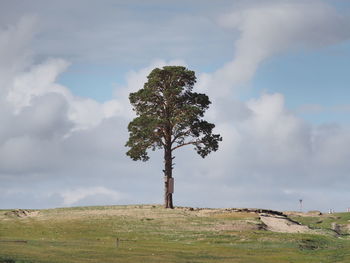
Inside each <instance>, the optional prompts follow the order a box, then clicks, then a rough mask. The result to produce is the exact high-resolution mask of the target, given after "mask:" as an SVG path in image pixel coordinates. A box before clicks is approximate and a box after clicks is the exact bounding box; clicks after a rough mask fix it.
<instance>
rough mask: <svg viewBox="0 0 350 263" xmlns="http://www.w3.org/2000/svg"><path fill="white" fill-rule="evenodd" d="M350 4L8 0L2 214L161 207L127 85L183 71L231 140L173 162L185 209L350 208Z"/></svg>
mask: <svg viewBox="0 0 350 263" xmlns="http://www.w3.org/2000/svg"><path fill="white" fill-rule="evenodd" d="M349 11H350V2H349V1H346V0H333V1H327V0H309V1H308V0H304V1H301V0H275V1H274V0H259V1H257V0H256V1H255V0H245V1H243V0H230V1H228V0H227V1H226V0H219V1H215V2H214V1H210V0H201V1H200V0H190V1H185V0H180V1H161V0H149V1H142V0H131V1H119V0H99V1H96V0H75V1H67V0H61V1H50V2H49V1H46V0H31V1H20V0H0V121H1V126H0V182H1V183H0V193H1V194H0V209H8V208H34V209H39V208H54V207H67V206H86V205H120V204H161V203H162V202H163V173H162V169H163V167H162V166H163V160H162V152H160V151H155V152H151V153H150V156H151V159H150V160H149V161H148V162H135V161H132V160H131V159H130V158H128V157H127V156H126V154H125V153H126V151H127V148H126V147H125V146H124V145H125V142H126V141H127V139H128V132H127V125H128V123H129V122H130V121H131V120H132V119H133V118H134V117H135V115H134V114H133V112H132V110H131V106H130V104H129V101H128V94H129V93H130V92H134V91H137V90H138V89H140V88H142V87H143V84H144V83H145V82H146V79H147V78H146V77H147V75H148V74H149V73H150V71H151V70H152V69H154V68H156V67H163V66H165V65H183V66H186V67H187V68H189V69H191V70H194V71H195V72H196V76H197V83H196V85H195V91H197V92H202V93H206V94H207V95H208V96H209V98H210V100H211V101H212V104H211V107H210V109H209V110H208V111H207V113H206V115H205V118H206V119H207V120H208V121H210V122H213V123H215V125H216V128H215V133H220V134H221V135H222V137H223V141H222V142H221V143H220V145H219V150H218V151H217V152H214V153H211V154H210V155H209V156H208V157H207V158H205V159H202V158H201V157H200V156H198V155H197V153H196V152H195V151H194V150H193V149H192V148H191V147H190V146H189V147H187V148H186V147H183V148H181V149H179V150H176V152H175V153H174V155H175V156H176V159H175V168H174V177H175V193H174V203H175V205H178V206H193V207H251V208H269V209H276V210H298V209H299V199H302V200H303V205H304V208H303V209H304V210H305V211H306V210H321V211H328V210H329V209H334V210H336V211H346V209H347V208H348V207H350V194H349V190H348V186H349V185H350V175H349V171H350V162H349V158H350V117H349V114H350V101H349V100H350V99H349V98H350V88H349V83H350V74H349V72H348V70H349V68H350V59H349V58H350V15H349V14H350V12H349Z"/></svg>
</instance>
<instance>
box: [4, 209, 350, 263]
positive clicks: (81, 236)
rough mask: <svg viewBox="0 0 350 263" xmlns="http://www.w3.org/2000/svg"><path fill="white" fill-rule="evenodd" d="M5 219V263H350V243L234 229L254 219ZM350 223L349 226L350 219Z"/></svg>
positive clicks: (137, 213)
mask: <svg viewBox="0 0 350 263" xmlns="http://www.w3.org/2000/svg"><path fill="white" fill-rule="evenodd" d="M5 213H6V211H0V262H3V263H4V262H7V263H15V262H17V263H19V262H22V263H30V262H31V263H34V262H38V263H44V262H50V263H55V262H57V263H58V262H60V263H61V262H65V263H68V262H76V263H78V262H103V263H106V262H123V263H128V262H162V263H166V262H186V263H190V262H191V263H195V262H249V263H251V262H269V263H272V262H278V263H281V262H308V263H312V262H315V263H316V262H318V263H319V262H331V263H334V262H350V240H348V239H347V236H346V235H344V236H341V237H337V236H335V235H311V234H286V233H273V232H269V231H264V230H255V229H249V228H242V229H236V228H232V229H230V225H233V224H234V223H235V222H238V221H240V222H241V221H242V222H245V221H246V222H248V225H249V224H253V225H254V224H258V223H259V219H258V216H257V215H256V214H253V213H230V212H225V211H219V210H218V211H189V210H188V209H174V210H165V209H163V208H161V207H160V206H109V207H85V208H65V209H50V210H41V211H40V214H39V215H38V216H35V217H27V218H17V217H15V216H8V215H5ZM348 217H349V214H348V213H344V214H337V217H336V218H333V219H332V218H326V219H324V221H322V222H321V223H317V222H320V219H318V220H317V218H316V217H315V218H311V219H310V218H296V220H299V221H300V220H301V221H302V220H304V221H305V222H304V223H306V224H309V225H311V226H314V227H316V226H315V224H318V225H319V224H321V226H322V228H323V229H327V228H329V227H330V226H331V223H332V220H337V221H338V222H347V220H348ZM349 219H350V218H349Z"/></svg>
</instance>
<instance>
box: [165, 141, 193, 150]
mask: <svg viewBox="0 0 350 263" xmlns="http://www.w3.org/2000/svg"><path fill="white" fill-rule="evenodd" d="M196 143H199V141H191V142H186V143H183V144H180V145H177V146H175V147H173V148H172V149H171V150H172V151H174V150H175V149H177V148H180V147H182V146H186V145H190V144H196Z"/></svg>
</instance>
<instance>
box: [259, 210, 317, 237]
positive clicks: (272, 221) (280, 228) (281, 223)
mask: <svg viewBox="0 0 350 263" xmlns="http://www.w3.org/2000/svg"><path fill="white" fill-rule="evenodd" d="M260 220H261V221H262V222H263V223H264V224H265V225H266V230H269V231H273V232H281V233H313V232H314V231H313V230H312V229H310V228H309V227H307V226H304V225H301V224H299V223H298V222H295V221H293V220H291V219H290V218H288V217H286V216H278V215H268V214H261V215H260Z"/></svg>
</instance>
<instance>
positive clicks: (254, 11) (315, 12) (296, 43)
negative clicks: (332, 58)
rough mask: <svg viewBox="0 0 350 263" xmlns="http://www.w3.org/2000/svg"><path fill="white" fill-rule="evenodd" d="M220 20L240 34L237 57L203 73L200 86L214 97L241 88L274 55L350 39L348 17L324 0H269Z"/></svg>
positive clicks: (237, 43) (349, 19)
mask: <svg viewBox="0 0 350 263" xmlns="http://www.w3.org/2000/svg"><path fill="white" fill-rule="evenodd" d="M220 23H221V25H223V26H224V27H228V28H232V29H233V30H235V31H239V32H240V37H239V39H238V40H237V41H236V42H235V57H234V59H233V60H232V61H230V62H228V63H227V64H225V65H224V66H223V67H221V68H220V69H218V70H217V71H216V72H215V73H209V74H203V75H202V76H201V78H200V82H199V83H200V86H201V88H202V89H203V90H206V91H208V92H210V94H212V96H213V97H225V96H227V95H228V94H230V93H231V92H232V90H235V89H236V90H237V89H239V88H240V87H241V85H242V84H246V83H247V82H248V81H250V80H251V79H252V77H253V76H254V73H255V72H256V70H257V68H258V66H259V65H260V64H261V63H262V62H263V61H264V60H266V59H267V58H269V57H271V56H274V55H278V54H280V53H282V52H286V51H295V50H298V49H300V48H303V49H304V48H306V49H309V48H312V49H313V48H319V47H324V46H327V45H332V44H336V43H340V42H343V41H345V40H348V39H349V38H350V17H349V16H347V15H342V14H340V13H339V12H337V10H335V9H334V8H333V7H331V6H330V5H328V4H325V3H323V2H321V1H309V2H301V1H279V2H276V1H271V2H266V1H265V2H262V3H260V4H254V5H247V6H246V7H243V8H240V9H237V10H235V11H234V12H232V13H229V14H226V15H224V16H222V17H221V18H220Z"/></svg>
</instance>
